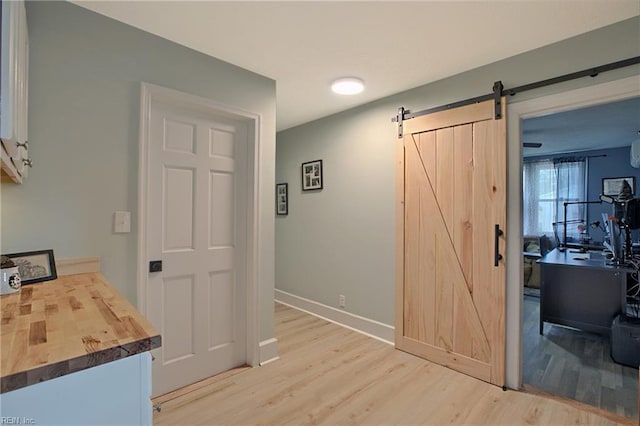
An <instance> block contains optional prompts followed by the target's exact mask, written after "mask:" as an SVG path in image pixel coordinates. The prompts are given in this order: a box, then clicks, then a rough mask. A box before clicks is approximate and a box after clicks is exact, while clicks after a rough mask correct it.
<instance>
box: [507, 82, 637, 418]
mask: <svg viewBox="0 0 640 426" xmlns="http://www.w3.org/2000/svg"><path fill="white" fill-rule="evenodd" d="M626 80H629V81H628V83H631V85H630V86H626V88H625V84H624V81H618V82H613V83H605V84H604V85H599V86H603V87H600V88H598V87H596V86H594V87H592V88H586V89H579V90H578V91H573V92H570V93H569V92H568V93H566V94H560V95H552V96H548V97H546V98H540V99H537V100H534V101H529V105H526V104H527V102H523V103H522V104H524V105H519V104H515V105H514V107H515V108H514V109H515V110H517V111H516V112H515V115H516V117H513V115H512V118H513V120H517V122H518V123H517V126H515V127H517V128H518V129H517V131H518V133H516V134H515V135H514V136H516V137H517V138H510V140H512V141H514V140H518V141H519V145H524V148H523V147H522V146H518V149H517V151H518V154H519V158H517V160H516V161H517V164H520V168H519V170H518V171H517V173H518V174H519V176H518V178H519V179H521V182H522V185H519V187H518V188H517V191H518V192H519V194H513V195H515V196H517V201H518V202H520V203H522V204H521V208H522V210H521V211H520V213H521V214H520V215H517V216H518V218H519V220H520V223H519V224H518V226H519V227H520V228H519V229H520V230H521V232H519V235H517V239H518V240H519V241H517V242H516V241H512V242H514V244H515V243H517V249H518V250H519V253H518V255H519V259H521V265H520V267H519V268H512V271H511V272H513V273H517V274H518V275H519V276H518V277H515V276H514V275H510V278H511V279H510V283H514V282H518V283H519V288H518V289H517V290H516V289H515V288H514V287H510V293H511V296H514V295H516V294H517V297H518V298H519V300H518V301H517V303H516V304H517V305H518V306H519V307H520V309H521V311H520V314H521V315H522V317H521V318H522V322H521V324H520V327H521V328H520V333H521V339H522V340H521V347H520V348H519V349H520V350H521V352H520V356H519V357H518V358H517V360H518V361H519V371H520V375H519V376H518V384H519V385H523V387H524V388H525V389H532V388H533V389H535V390H540V391H543V392H544V393H547V394H554V395H558V396H560V397H563V398H568V399H573V400H576V401H579V402H582V403H585V404H589V405H592V406H594V407H597V408H599V409H602V410H606V411H609V412H611V413H613V414H615V415H618V416H622V417H626V418H630V419H637V418H638V403H637V401H638V369H637V366H636V368H633V367H629V366H626V365H622V363H620V362H616V360H614V358H613V357H612V356H611V337H610V335H611V333H610V330H611V328H610V324H611V322H612V320H613V318H609V316H611V317H614V316H615V315H613V314H612V312H608V311H607V309H610V310H615V309H616V303H617V304H618V306H617V309H618V311H620V310H621V309H623V307H622V304H623V301H622V299H624V297H623V296H621V295H622V293H623V291H624V290H626V288H625V289H624V290H622V289H621V290H620V292H615V293H614V292H608V293H609V294H608V296H607V295H603V294H604V293H602V294H598V292H599V291H605V290H603V285H604V284H603V283H604V281H605V280H606V279H607V278H606V276H605V277H600V276H598V278H597V279H595V278H594V279H592V280H591V281H592V282H590V283H589V282H585V278H584V277H585V276H589V274H588V273H587V275H584V274H583V277H582V278H580V277H576V279H575V280H571V278H570V276H571V274H574V275H575V274H577V272H576V271H577V270H578V268H579V265H578V266H576V265H571V266H572V268H573V269H571V268H569V269H567V270H570V272H566V271H565V270H563V269H561V268H560V267H559V266H558V265H555V264H553V262H552V259H555V258H556V257H558V256H563V259H564V257H567V256H569V258H568V259H569V261H570V262H574V263H575V262H578V263H580V262H583V263H584V265H583V267H586V266H587V263H589V262H596V261H597V259H602V263H603V264H604V263H605V260H604V258H603V257H602V256H603V252H602V242H603V241H604V240H605V233H606V229H605V226H604V225H603V224H602V223H603V220H602V213H605V215H606V216H608V215H609V213H610V211H611V209H612V206H611V205H610V204H600V203H598V202H597V201H598V200H599V195H600V194H601V193H602V182H603V181H602V179H603V178H613V177H620V176H622V175H624V174H625V173H628V174H629V175H630V177H635V180H636V182H637V180H638V177H639V176H640V169H635V168H632V167H631V165H630V145H631V143H632V142H633V140H635V139H637V138H638V135H637V132H638V129H637V128H634V126H635V127H637V126H638V123H637V117H638V111H640V97H638V96H639V95H640V93H638V86H637V78H635V79H633V78H632V79H626ZM634 81H635V88H634V87H633V82H634ZM616 85H617V86H616ZM612 87H616V88H615V89H614V90H613V91H612V90H607V88H608V89H611V88H612ZM577 92H580V93H577ZM512 114H514V113H512ZM625 119H626V120H627V121H631V124H629V123H627V124H624V120H625ZM578 120H586V121H582V122H579V121H578ZM512 123H513V122H512ZM598 123H599V124H598ZM512 127H514V126H512ZM513 130H514V129H511V128H510V135H513V133H511V132H512V131H513ZM511 148H512V149H513V148H515V147H514V144H513V142H512V145H511ZM510 160H511V161H513V160H515V159H514V157H512V156H510ZM510 173H513V167H511V166H510ZM511 176H513V175H511ZM518 195H519V196H518ZM591 201H594V202H593V203H590V202H591ZM565 202H566V203H569V204H568V205H565ZM565 209H566V210H567V212H566V213H565V211H564V210H565ZM510 211H511V210H510ZM510 229H512V230H513V229H514V228H513V227H511V228H510ZM639 236H640V235H635V232H634V234H633V238H634V241H637V240H638V237H639ZM514 239H515V238H514ZM567 242H569V243H570V244H568V245H569V246H570V247H568V248H565V249H564V251H563V252H560V251H559V250H558V245H559V244H560V245H561V248H562V245H563V244H565V245H567V244H566V243H567ZM571 243H574V244H571ZM514 251H515V250H514ZM514 256H515V253H514ZM574 258H575V259H584V260H575V259H574ZM540 259H542V260H540ZM556 260H557V259H556ZM514 266H515V265H514ZM565 269H566V268H565ZM563 274H565V275H563ZM614 274H615V273H614ZM632 275H633V274H629V276H630V277H631V276H632ZM592 276H593V275H592ZM558 277H561V278H558ZM625 277H626V275H625ZM568 281H573V282H574V284H576V285H578V286H581V287H580V288H574V287H573V286H572V285H567V284H566V282H568ZM616 282H620V283H622V282H623V281H622V280H620V279H618V281H616ZM630 282H631V283H632V282H633V277H631V278H630ZM569 284H571V283H569ZM626 284H627V280H626V279H625V280H624V285H625V286H626ZM550 285H551V287H550ZM632 285H633V284H631V286H632ZM541 293H542V295H541ZM606 297H609V299H610V300H611V301H612V302H611V306H609V307H607V306H606V305H607V302H606V300H604V299H606ZM509 300H510V304H511V303H512V302H514V299H513V298H509ZM541 305H543V307H542V317H541ZM617 313H619V312H617ZM617 313H616V314H617ZM599 315H600V316H602V318H605V317H606V319H602V320H601V321H599V320H598V316H599ZM511 360H512V361H513V358H511ZM618 361H620V360H618ZM623 363H624V360H623ZM512 377H513V376H512Z"/></svg>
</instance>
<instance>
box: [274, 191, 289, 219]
mask: <svg viewBox="0 0 640 426" xmlns="http://www.w3.org/2000/svg"><path fill="white" fill-rule="evenodd" d="M276 214H277V215H278V216H286V215H288V214H289V184H288V183H278V184H276Z"/></svg>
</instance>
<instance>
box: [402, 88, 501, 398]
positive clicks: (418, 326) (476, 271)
mask: <svg viewBox="0 0 640 426" xmlns="http://www.w3.org/2000/svg"><path fill="white" fill-rule="evenodd" d="M504 106H505V102H504V99H503V102H502V108H503V110H502V117H503V118H502V119H499V120H495V119H494V110H495V104H494V103H493V101H488V102H483V103H479V104H473V105H469V106H464V107H460V108H456V109H452V110H447V111H442V112H437V113H433V114H429V115H425V116H422V117H417V118H414V119H411V120H407V121H405V122H404V126H403V127H404V136H403V139H402V140H400V141H398V142H397V144H398V147H397V158H398V165H397V167H398V176H397V178H398V195H397V196H398V202H397V221H398V229H397V234H398V237H397V238H398V241H397V266H396V268H397V269H396V319H395V322H396V324H395V330H396V347H397V348H398V349H400V350H403V351H406V352H409V353H412V354H414V355H417V356H420V357H422V358H426V359H428V360H430V361H433V362H436V363H438V364H441V365H444V366H447V367H450V368H452V369H455V370H458V371H460V372H463V373H465V374H468V375H471V376H474V377H477V378H479V379H481V380H484V381H487V382H490V383H493V384H495V385H498V386H504V382H505V311H506V306H505V286H506V274H505V263H504V259H502V260H496V251H495V246H494V244H497V245H498V250H499V253H505V238H504V235H503V234H502V235H498V236H496V225H498V226H499V229H500V230H501V231H504V229H505V223H506V156H507V152H506V124H505V123H506V119H505V118H504V117H505V108H504ZM496 263H497V266H496Z"/></svg>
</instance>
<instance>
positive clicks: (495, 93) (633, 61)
mask: <svg viewBox="0 0 640 426" xmlns="http://www.w3.org/2000/svg"><path fill="white" fill-rule="evenodd" d="M638 64H640V56H635V57H633V58H629V59H623V60H621V61H616V62H611V63H609V64H605V65H600V66H599V67H595V68H588V69H585V70H582V71H577V72H573V73H570V74H565V75H561V76H558V77H553V78H549V79H546V80H541V81H536V82H535V83H529V84H525V85H523V86H518V87H514V88H512V89H505V88H504V87H503V86H502V82H501V81H496V82H495V83H494V84H493V90H492V92H491V93H489V94H487V95H482V96H477V97H475V98H470V99H465V100H464V101H458V102H454V103H452V104H447V105H441V106H438V107H435V108H429V109H425V110H422V111H418V112H414V113H410V112H409V111H408V110H405V109H404V108H402V107H401V108H399V109H398V115H396V116H395V117H392V118H391V121H392V122H394V123H395V122H397V123H398V124H399V125H398V138H399V139H400V138H402V121H404V120H410V119H412V118H416V117H420V116H422V115H427V114H432V113H434V112H438V111H444V110H447V109H451V108H457V107H461V106H465V105H471V104H477V103H479V102H484V101H490V100H492V99H493V100H494V102H495V114H494V115H495V118H496V120H499V119H501V118H502V97H503V96H513V95H515V94H518V93H522V92H526V91H528V90H534V89H539V88H541V87H545V86H550V85H552V84H558V83H563V82H565V81H570V80H575V79H578V78H582V77H591V78H593V77H597V76H598V75H600V74H601V73H603V72H607V71H612V70H617V69H619V68H624V67H628V66H632V65H638Z"/></svg>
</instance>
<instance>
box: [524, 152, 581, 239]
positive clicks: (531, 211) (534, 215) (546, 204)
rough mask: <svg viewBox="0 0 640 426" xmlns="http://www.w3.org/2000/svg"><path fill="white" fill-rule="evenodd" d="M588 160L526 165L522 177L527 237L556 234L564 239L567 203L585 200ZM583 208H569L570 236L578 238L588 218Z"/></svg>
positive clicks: (577, 206)
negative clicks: (563, 224) (581, 227)
mask: <svg viewBox="0 0 640 426" xmlns="http://www.w3.org/2000/svg"><path fill="white" fill-rule="evenodd" d="M586 170H587V167H586V160H585V159H576V158H571V159H559V160H555V161H554V160H538V161H530V162H525V163H524V167H523V172H522V173H523V176H522V186H523V188H522V193H523V215H522V216H523V222H524V223H523V232H524V235H535V236H541V235H547V236H548V237H552V236H553V234H554V232H553V231H554V230H553V224H554V223H558V237H559V238H560V239H562V231H563V227H562V223H561V222H563V221H564V203H565V202H573V201H586V184H585V181H586ZM585 217H586V209H585V206H584V205H569V206H568V207H567V237H568V238H569V237H573V238H576V239H577V238H578V236H579V230H578V225H579V223H581V222H584V221H585V220H586V219H585Z"/></svg>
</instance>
